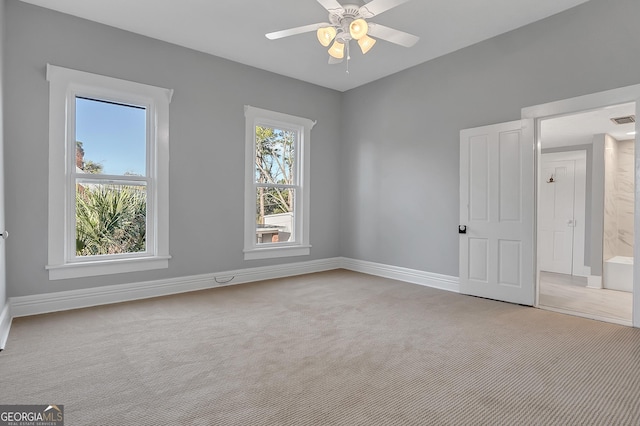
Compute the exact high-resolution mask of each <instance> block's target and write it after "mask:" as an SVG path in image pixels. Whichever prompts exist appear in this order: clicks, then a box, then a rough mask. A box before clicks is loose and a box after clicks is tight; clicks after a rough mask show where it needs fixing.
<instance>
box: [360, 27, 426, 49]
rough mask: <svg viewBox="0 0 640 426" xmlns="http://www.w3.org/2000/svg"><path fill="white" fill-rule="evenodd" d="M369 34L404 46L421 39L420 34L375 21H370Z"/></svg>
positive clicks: (409, 45) (411, 44)
mask: <svg viewBox="0 0 640 426" xmlns="http://www.w3.org/2000/svg"><path fill="white" fill-rule="evenodd" d="M367 34H369V35H370V36H371V37H375V38H379V39H381V40H386V41H389V42H391V43H395V44H398V45H400V46H404V47H411V46H413V45H414V44H416V43H417V42H418V40H420V37H418V36H414V35H413V34H409V33H405V32H404V31H400V30H395V29H393V28H389V27H385V26H384V25H380V24H376V23H375V22H369V32H368V33H367Z"/></svg>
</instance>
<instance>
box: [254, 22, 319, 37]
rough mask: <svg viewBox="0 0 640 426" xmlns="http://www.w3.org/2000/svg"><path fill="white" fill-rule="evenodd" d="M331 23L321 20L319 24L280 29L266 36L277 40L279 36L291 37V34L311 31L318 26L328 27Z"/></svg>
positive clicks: (315, 29)
mask: <svg viewBox="0 0 640 426" xmlns="http://www.w3.org/2000/svg"><path fill="white" fill-rule="evenodd" d="M330 25H331V24H329V23H327V22H320V23H317V24H309V25H304V26H302V27H295V28H289V29H288V30H280V31H275V32H272V33H267V34H265V37H267V38H268V39H269V40H277V39H279V38H283V37H289V36H292V35H296V34H302V33H309V32H311V31H317V30H318V28H321V27H328V26H330Z"/></svg>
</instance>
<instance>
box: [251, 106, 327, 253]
mask: <svg viewBox="0 0 640 426" xmlns="http://www.w3.org/2000/svg"><path fill="white" fill-rule="evenodd" d="M245 117H246V147H245V149H246V160H245V161H246V163H245V171H246V173H245V240H244V257H245V259H264V258H274V257H284V256H301V255H308V254H309V249H310V247H311V246H310V245H309V188H308V184H309V158H310V157H309V140H310V135H311V128H312V127H313V126H314V124H315V122H313V121H311V120H309V119H306V118H300V117H294V116H292V115H287V114H282V113H277V112H273V111H267V110H264V109H259V108H255V107H251V106H246V107H245Z"/></svg>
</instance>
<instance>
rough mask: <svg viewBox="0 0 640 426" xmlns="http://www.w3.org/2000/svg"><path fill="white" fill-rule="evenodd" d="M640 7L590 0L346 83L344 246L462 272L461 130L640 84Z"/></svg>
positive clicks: (345, 251)
mask: <svg viewBox="0 0 640 426" xmlns="http://www.w3.org/2000/svg"><path fill="white" fill-rule="evenodd" d="M639 16H640V2H639V1H637V0H592V1H590V2H587V3H585V4H583V5H581V6H578V7H576V8H573V9H570V10H568V11H565V12H563V13H561V14H558V15H555V16H552V17H549V18H547V19H544V20H542V21H539V22H537V23H533V24H531V25H528V26H526V27H523V28H520V29H518V30H515V31H512V32H510V33H507V34H504V35H501V36H498V37H495V38H493V39H490V40H487V41H485V42H482V43H479V44H476V45H474V46H471V47H469V48H466V49H462V50H459V51H457V52H454V53H452V54H449V55H446V56H444V57H441V58H438V59H435V60H433V61H430V62H427V63H424V64H421V65H418V66H416V67H414V68H411V69H409V70H406V71H404V72H401V73H398V74H395V75H393V76H390V77H387V78H385V79H382V80H378V81H376V82H373V83H370V84H368V85H366V86H362V87H360V88H357V89H354V90H352V91H349V92H347V93H346V94H345V96H344V99H343V108H342V109H343V111H344V118H345V119H344V121H343V129H342V141H343V144H342V155H341V161H342V163H341V167H342V174H341V181H342V182H343V183H344V185H343V186H342V187H341V198H340V201H341V207H342V208H341V218H340V219H341V220H340V223H341V230H342V231H341V237H342V239H341V243H342V246H341V247H342V255H343V256H347V257H351V258H356V259H362V260H368V261H374V262H382V263H386V264H391V265H396V266H402V267H408V268H414V269H418V270H423V271H429V272H435V273H440V274H447V275H453V276H457V275H458V234H457V225H458V221H459V219H458V217H459V210H458V209H459V201H458V193H459V170H458V162H459V132H460V130H461V129H465V128H470V127H477V126H481V125H485V124H492V123H499V122H504V121H510V120H516V119H519V118H520V113H521V108H523V107H527V106H533V105H538V104H542V103H546V102H550V101H554V100H561V99H566V98H570V97H574V96H578V95H584V94H589V93H594V92H598V91H602V90H607V89H612V88H617V87H622V86H627V85H632V84H637V83H640V44H639V43H637V42H635V41H637V40H640V25H638V17H639ZM612 27H614V28H615V30H614V31H612V30H611V28H612ZM420 43H437V40H420ZM592 254H593V253H592Z"/></svg>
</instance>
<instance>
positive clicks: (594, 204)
mask: <svg viewBox="0 0 640 426" xmlns="http://www.w3.org/2000/svg"><path fill="white" fill-rule="evenodd" d="M634 117H635V103H634V102H629V103H624V104H620V105H612V106H606V107H601V108H595V109H590V110H586V111H580V112H573V113H570V114H569V113H567V114H560V115H557V116H550V117H543V118H539V119H538V131H539V133H538V156H537V159H538V179H537V188H538V209H537V210H538V216H537V244H538V246H537V259H538V260H537V265H538V271H539V272H538V286H537V300H538V306H539V307H540V308H543V309H548V310H554V311H558V312H562V313H568V314H572V315H578V316H583V317H587V318H592V319H598V320H603V321H608V322H614V323H618V324H624V325H632V312H633V309H632V307H633V263H634V262H633V260H634V258H633V246H634V242H633V239H634V237H633V236H634V198H635V195H634V175H633V164H634V158H635V153H634V146H635V122H634V120H633V118H634ZM616 259H622V263H625V265H624V266H622V267H621V266H620V265H619V262H616V261H615V260H616ZM625 268H626V269H625ZM618 270H619V271H618Z"/></svg>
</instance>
